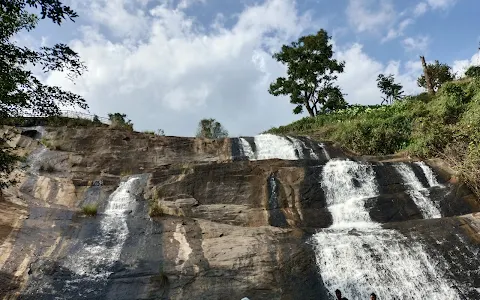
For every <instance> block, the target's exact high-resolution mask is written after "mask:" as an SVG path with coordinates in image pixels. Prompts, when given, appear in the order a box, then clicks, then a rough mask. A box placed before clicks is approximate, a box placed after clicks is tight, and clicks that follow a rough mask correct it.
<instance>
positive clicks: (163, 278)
mask: <svg viewBox="0 0 480 300" xmlns="http://www.w3.org/2000/svg"><path fill="white" fill-rule="evenodd" d="M151 281H152V282H154V283H156V284H157V285H158V286H159V287H165V286H167V285H168V283H169V281H168V276H167V274H166V273H165V272H163V271H160V272H158V274H157V275H154V276H152V277H151Z"/></svg>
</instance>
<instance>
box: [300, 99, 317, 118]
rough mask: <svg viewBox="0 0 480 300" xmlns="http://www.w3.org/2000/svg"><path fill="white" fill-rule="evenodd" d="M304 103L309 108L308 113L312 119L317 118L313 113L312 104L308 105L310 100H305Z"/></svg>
mask: <svg viewBox="0 0 480 300" xmlns="http://www.w3.org/2000/svg"><path fill="white" fill-rule="evenodd" d="M303 103H304V104H305V107H306V108H307V111H308V113H309V114H310V117H315V113H314V112H313V109H312V108H311V107H310V103H308V100H307V99H305V100H303Z"/></svg>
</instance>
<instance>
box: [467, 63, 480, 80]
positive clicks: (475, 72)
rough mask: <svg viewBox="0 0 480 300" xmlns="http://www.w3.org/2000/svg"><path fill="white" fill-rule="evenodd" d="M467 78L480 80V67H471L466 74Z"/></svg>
mask: <svg viewBox="0 0 480 300" xmlns="http://www.w3.org/2000/svg"><path fill="white" fill-rule="evenodd" d="M465 76H467V77H471V78H480V66H471V67H469V68H468V70H467V71H466V72H465Z"/></svg>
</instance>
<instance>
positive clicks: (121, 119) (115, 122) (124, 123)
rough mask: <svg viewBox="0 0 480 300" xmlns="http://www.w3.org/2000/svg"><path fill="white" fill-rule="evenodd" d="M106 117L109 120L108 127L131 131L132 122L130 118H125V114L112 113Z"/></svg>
mask: <svg viewBox="0 0 480 300" xmlns="http://www.w3.org/2000/svg"><path fill="white" fill-rule="evenodd" d="M108 119H109V120H110V122H111V125H110V127H112V128H121V129H127V130H130V131H133V124H132V121H131V120H127V115H126V114H121V113H113V114H108Z"/></svg>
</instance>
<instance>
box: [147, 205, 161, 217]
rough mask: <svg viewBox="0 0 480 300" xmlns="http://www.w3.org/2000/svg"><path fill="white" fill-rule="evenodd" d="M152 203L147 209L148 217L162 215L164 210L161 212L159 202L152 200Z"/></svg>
mask: <svg viewBox="0 0 480 300" xmlns="http://www.w3.org/2000/svg"><path fill="white" fill-rule="evenodd" d="M152 202H153V203H151V205H150V209H149V211H148V215H149V216H150V217H152V218H153V217H160V216H163V214H164V212H163V209H162V207H161V206H160V204H158V202H157V201H152Z"/></svg>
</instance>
